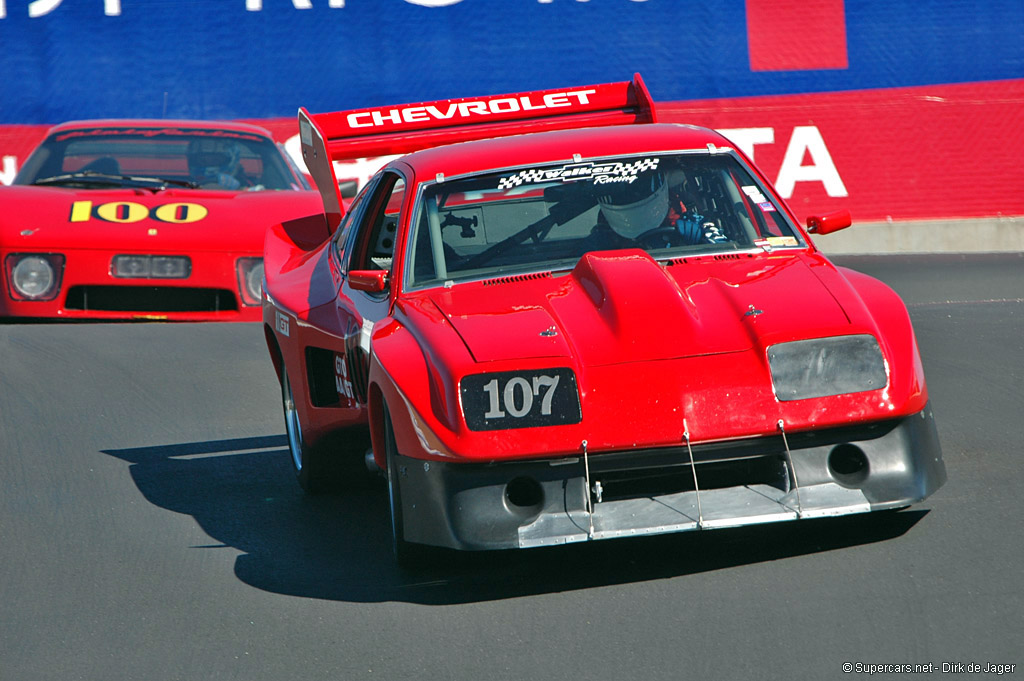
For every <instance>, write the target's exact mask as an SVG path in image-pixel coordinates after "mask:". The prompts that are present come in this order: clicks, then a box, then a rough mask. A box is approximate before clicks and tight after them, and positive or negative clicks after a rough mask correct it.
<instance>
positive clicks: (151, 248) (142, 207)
mask: <svg viewBox="0 0 1024 681" xmlns="http://www.w3.org/2000/svg"><path fill="white" fill-rule="evenodd" d="M0 201H2V202H3V206H4V211H3V215H2V216H0V262H2V263H3V275H2V277H0V282H2V283H0V286H2V288H3V290H2V291H0V318H16V317H23V318H36V319H40V318H42V319H65V320H71V319H166V320H188V321H205V320H229V321H258V320H259V319H260V316H261V312H260V304H261V289H262V281H263V258H262V256H263V239H264V234H265V232H266V230H267V228H268V227H269V226H270V225H272V224H276V223H281V222H284V221H286V220H288V219H290V218H294V217H301V216H303V215H309V214H311V213H320V212H322V210H323V206H322V204H321V201H320V198H319V196H318V194H317V193H316V192H315V191H313V190H312V189H311V188H310V186H309V183H308V182H307V181H306V179H305V178H304V176H303V175H302V173H300V172H299V171H298V170H297V168H296V167H295V164H294V163H292V161H291V160H290V159H289V158H288V156H287V155H286V154H285V153H284V149H283V148H282V147H281V146H280V145H278V144H276V143H275V142H274V141H273V140H272V139H271V137H270V135H269V133H268V132H267V131H266V130H263V129H262V128H259V127H256V126H252V125H245V124H239V123H225V122H210V121H166V120H158V121H143V120H117V121H114V120H110V121H107V120H103V121H80V122H72V123H64V124H62V125H58V126H56V127H54V128H53V129H51V130H50V131H49V133H48V134H47V136H46V138H45V139H44V140H43V142H42V143H41V144H40V145H39V146H38V147H37V148H36V149H35V150H34V151H33V152H32V154H31V155H30V156H29V157H28V158H27V159H26V161H25V164H24V165H23V166H22V168H21V170H20V172H19V173H18V175H17V176H16V177H15V179H14V182H13V184H12V186H10V187H3V188H0Z"/></svg>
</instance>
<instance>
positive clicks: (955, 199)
mask: <svg viewBox="0 0 1024 681" xmlns="http://www.w3.org/2000/svg"><path fill="white" fill-rule="evenodd" d="M658 112H659V118H660V120H661V121H662V122H676V123H690V124H694V125H702V126H706V127H710V128H715V129H717V130H721V131H723V132H724V134H725V135H726V136H727V137H729V138H730V139H731V140H732V141H733V142H734V143H735V144H736V145H737V146H739V147H740V148H742V149H744V151H746V152H747V153H748V154H751V155H752V156H753V159H754V162H755V163H756V164H757V165H758V166H759V167H760V168H761V170H762V172H764V174H765V175H766V176H767V177H768V178H769V180H771V181H772V182H773V183H775V185H776V186H777V187H778V188H779V191H780V193H782V195H783V196H784V197H785V198H786V199H787V200H788V201H789V203H790V206H792V208H793V210H794V211H795V212H796V214H797V216H798V217H800V218H801V219H803V218H804V217H805V216H807V215H809V214H811V213H827V212H831V211H833V210H839V209H842V208H848V209H849V210H850V211H851V213H852V214H853V217H854V220H855V221H859V222H866V221H881V220H930V219H956V218H992V217H1007V216H1024V163H1022V162H1021V160H1020V159H1021V158H1022V156H1024V79H1021V80H1008V81H996V82H987V83H969V84H960V85H937V86H928V87H918V88H903V89H888V90H866V91H858V92H842V93H828V94H811V95H786V96H778V97H751V98H738V99H714V100H702V101H689V102H669V103H662V104H659V105H658ZM252 122H255V123H257V124H261V125H264V126H265V127H267V128H269V129H270V131H271V132H272V133H273V134H274V136H275V138H277V139H278V140H280V141H281V142H287V141H288V140H289V139H291V138H293V137H295V136H296V134H297V127H298V126H297V123H296V121H295V119H272V120H260V121H252ZM45 131H46V127H45V126H31V125H25V126H21V125H17V126H0V160H2V165H0V182H3V183H5V184H6V183H10V181H11V180H12V179H13V177H14V172H15V170H16V168H17V167H19V166H20V164H21V162H22V161H24V159H25V157H26V156H27V154H28V153H29V151H31V149H32V148H33V147H34V146H35V145H36V144H37V143H38V141H39V140H40V139H41V137H42V136H43V134H44V133H45ZM289 146H291V145H289ZM293 153H294V152H293ZM370 170H372V164H366V165H365V166H364V167H361V168H359V172H358V173H356V172H351V171H352V169H351V168H349V169H341V168H339V175H345V176H351V177H354V176H358V175H360V174H361V175H363V176H365V174H366V173H368V172H369V171H370Z"/></svg>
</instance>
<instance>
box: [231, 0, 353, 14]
mask: <svg viewBox="0 0 1024 681" xmlns="http://www.w3.org/2000/svg"><path fill="white" fill-rule="evenodd" d="M327 6H328V7H330V8H331V9H341V8H343V7H345V0H328V1H327ZM292 7H294V8H295V9H313V1H312V0H292ZM245 9H246V10H248V11H249V12H262V11H263V0H245Z"/></svg>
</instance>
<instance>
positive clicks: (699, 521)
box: [683, 419, 704, 528]
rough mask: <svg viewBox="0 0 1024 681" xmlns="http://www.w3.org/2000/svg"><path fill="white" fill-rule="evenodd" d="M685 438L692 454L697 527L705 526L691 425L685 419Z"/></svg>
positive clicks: (688, 449) (691, 465) (687, 449)
mask: <svg viewBox="0 0 1024 681" xmlns="http://www.w3.org/2000/svg"><path fill="white" fill-rule="evenodd" d="M683 438H684V439H685V440H686V451H687V452H689V454H690V470H691V471H692V472H693V491H694V492H696V494H697V527H698V528H703V527H704V511H703V509H702V508H701V505H700V485H698V484H697V465H696V464H695V463H694V461H693V449H692V448H691V447H690V427H689V426H688V425H686V419H683Z"/></svg>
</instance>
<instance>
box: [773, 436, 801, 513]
mask: <svg viewBox="0 0 1024 681" xmlns="http://www.w3.org/2000/svg"><path fill="white" fill-rule="evenodd" d="M777 425H778V427H779V432H780V433H782V444H783V445H785V447H786V461H787V462H789V470H790V471H791V472H792V473H793V490H794V491H795V492H796V515H797V517H800V516H802V515H803V513H804V509H803V503H802V502H801V500H800V480H799V479H798V478H797V477H796V466H795V465H793V453H792V452H790V451H789V440H788V439H787V438H786V423H785V422H784V421H783V420H782V419H779V422H778V424H777Z"/></svg>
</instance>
